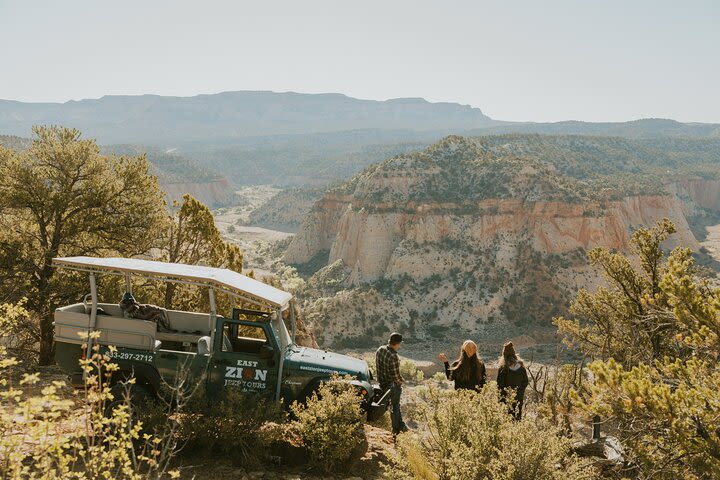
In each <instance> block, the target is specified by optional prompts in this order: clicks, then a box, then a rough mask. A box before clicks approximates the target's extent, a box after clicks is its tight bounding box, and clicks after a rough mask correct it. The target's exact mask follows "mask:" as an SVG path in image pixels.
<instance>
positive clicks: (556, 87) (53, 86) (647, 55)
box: [0, 0, 720, 122]
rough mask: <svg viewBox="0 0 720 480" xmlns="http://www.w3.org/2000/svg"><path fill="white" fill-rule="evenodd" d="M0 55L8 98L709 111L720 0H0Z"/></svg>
mask: <svg viewBox="0 0 720 480" xmlns="http://www.w3.org/2000/svg"><path fill="white" fill-rule="evenodd" d="M0 62H1V63H0V98H2V99H11V100H23V101H54V102H57V101H66V100H69V99H81V98H97V97H101V96H103V95H105V94H141V93H156V94H161V95H181V96H189V95H195V94H198V93H215V92H220V91H227V90H274V91H297V92H308V93H317V92H340V93H344V94H347V95H349V96H353V97H358V98H368V99H378V100H383V99H387V98H396V97H424V98H426V99H428V100H431V101H452V102H459V103H463V104H470V105H473V106H476V107H480V108H482V110H483V111H484V112H485V113H486V114H487V115H489V116H491V117H493V118H496V119H501V120H518V121H520V120H533V121H556V120H569V119H577V120H589V121H605V120H630V119H636V118H643V117H665V118H674V119H677V120H681V121H701V122H720V0H707V1H699V0H698V1H686V0H683V1H679V0H673V1H658V0H653V1H635V0H623V1H614V0H613V1H610V0H602V1H601V0H597V1H591V0H586V1H581V0H577V1H573V2H571V1H551V0H532V1H519V0H512V1H508V0H502V1H482V0H472V1H451V0H442V1H441V0H435V1H419V0H413V1H395V0H384V1H380V2H377V1H370V0H363V1H352V2H351V1H347V0H332V1H312V0H292V1H284V2H279V1H277V2H276V1H269V0H265V1H253V2H250V1H247V2H246V1H212V0H194V1H179V0H175V1H160V0H141V1H134V0H123V1H113V2H110V1H97V0H94V1H74V0H66V1H62V2H61V1H45V2H43V1H34V0H18V1H10V0H0Z"/></svg>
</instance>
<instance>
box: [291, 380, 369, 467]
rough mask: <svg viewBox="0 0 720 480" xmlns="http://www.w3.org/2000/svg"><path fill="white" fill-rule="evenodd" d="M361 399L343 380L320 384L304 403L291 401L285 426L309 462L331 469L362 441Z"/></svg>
mask: <svg viewBox="0 0 720 480" xmlns="http://www.w3.org/2000/svg"><path fill="white" fill-rule="evenodd" d="M361 402H362V398H361V397H360V396H358V394H357V391H356V390H355V387H353V386H352V385H349V384H347V383H343V382H337V381H333V382H328V383H323V384H322V385H321V386H320V388H319V391H318V392H317V393H315V394H313V396H312V397H310V398H309V399H308V400H307V402H306V403H305V404H300V403H297V402H295V403H293V405H292V406H291V409H292V412H293V414H294V415H295V417H296V420H294V421H293V422H292V423H291V424H290V427H289V429H290V430H291V431H292V432H293V433H295V434H296V435H297V437H298V438H300V440H301V442H302V444H303V446H304V447H305V448H306V449H307V451H308V454H309V457H310V462H311V463H312V464H313V465H314V466H316V467H319V468H320V469H322V470H324V471H326V472H332V471H334V470H335V469H336V468H337V467H339V466H340V465H342V464H343V463H345V462H347V461H348V460H349V459H350V458H351V457H352V454H353V452H354V451H355V449H356V448H358V447H359V446H360V445H361V444H362V443H363V441H364V436H365V434H364V430H363V413H362V409H361V408H360V404H361Z"/></svg>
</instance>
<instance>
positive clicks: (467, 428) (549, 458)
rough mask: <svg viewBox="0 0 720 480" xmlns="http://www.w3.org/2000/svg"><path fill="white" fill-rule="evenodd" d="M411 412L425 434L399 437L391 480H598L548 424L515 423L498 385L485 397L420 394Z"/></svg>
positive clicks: (389, 472)
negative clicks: (422, 426) (423, 426)
mask: <svg viewBox="0 0 720 480" xmlns="http://www.w3.org/2000/svg"><path fill="white" fill-rule="evenodd" d="M418 396H419V397H420V401H419V402H417V405H416V407H415V408H414V409H413V410H411V411H410V412H409V414H410V415H409V416H410V417H411V418H412V419H413V420H415V421H417V422H418V423H419V424H424V425H426V426H427V431H418V432H417V433H413V432H411V433H407V434H402V435H400V436H399V437H398V442H397V447H398V451H397V455H393V456H391V464H390V465H385V470H386V476H387V478H394V479H405V480H411V479H412V480H414V479H438V480H440V479H443V480H445V479H447V480H455V479H457V480H471V479H493V480H525V479H527V480H530V479H533V480H554V479H558V480H560V479H562V480H576V479H581V478H582V479H592V478H598V477H597V474H596V472H595V471H594V470H592V469H591V468H592V467H590V465H588V464H586V463H585V462H584V461H581V460H580V459H578V458H577V457H575V456H574V455H573V454H572V453H571V445H570V441H569V440H568V439H567V438H564V437H562V436H561V435H560V430H559V429H557V428H556V427H553V426H552V425H550V424H547V423H542V422H537V423H536V421H535V420H533V419H527V418H526V419H523V420H522V421H520V422H516V421H513V420H512V418H511V417H510V415H509V414H508V413H507V408H506V407H505V405H503V404H502V403H500V402H499V394H498V391H497V388H495V387H494V384H491V385H489V386H487V387H485V388H484V389H483V390H482V391H481V392H472V391H465V390H462V391H443V390H440V389H437V388H435V387H431V388H423V389H419V393H418Z"/></svg>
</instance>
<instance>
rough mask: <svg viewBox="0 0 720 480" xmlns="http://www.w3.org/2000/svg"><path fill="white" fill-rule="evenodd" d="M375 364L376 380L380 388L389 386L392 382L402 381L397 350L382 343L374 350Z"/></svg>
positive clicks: (398, 382)
mask: <svg viewBox="0 0 720 480" xmlns="http://www.w3.org/2000/svg"><path fill="white" fill-rule="evenodd" d="M375 365H376V368H377V374H378V382H379V383H380V386H381V387H382V388H390V387H391V386H392V385H393V384H397V385H399V384H401V383H402V381H403V379H402V377H401V376H400V358H399V357H398V354H397V352H396V351H395V350H393V349H392V348H390V347H389V346H388V345H383V346H382V347H380V348H378V349H377V351H376V352H375Z"/></svg>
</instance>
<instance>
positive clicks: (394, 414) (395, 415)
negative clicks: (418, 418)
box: [390, 385, 405, 433]
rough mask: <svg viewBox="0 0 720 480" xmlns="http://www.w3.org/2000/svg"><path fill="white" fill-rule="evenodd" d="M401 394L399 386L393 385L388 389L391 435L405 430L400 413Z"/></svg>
mask: <svg viewBox="0 0 720 480" xmlns="http://www.w3.org/2000/svg"><path fill="white" fill-rule="evenodd" d="M401 394H402V386H401V385H393V386H392V387H390V420H391V421H392V431H393V433H399V432H400V431H401V430H403V429H404V428H405V422H403V418H402V412H401V411H400V395H401Z"/></svg>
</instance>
